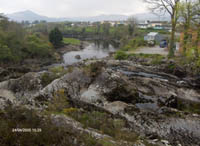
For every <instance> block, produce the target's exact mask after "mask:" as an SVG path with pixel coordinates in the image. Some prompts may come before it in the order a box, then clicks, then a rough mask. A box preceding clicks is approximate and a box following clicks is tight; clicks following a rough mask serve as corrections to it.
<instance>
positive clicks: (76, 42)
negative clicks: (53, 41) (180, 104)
mask: <svg viewBox="0 0 200 146" xmlns="http://www.w3.org/2000/svg"><path fill="white" fill-rule="evenodd" d="M63 43H64V44H70V45H80V44H81V41H80V40H78V39H74V38H63Z"/></svg>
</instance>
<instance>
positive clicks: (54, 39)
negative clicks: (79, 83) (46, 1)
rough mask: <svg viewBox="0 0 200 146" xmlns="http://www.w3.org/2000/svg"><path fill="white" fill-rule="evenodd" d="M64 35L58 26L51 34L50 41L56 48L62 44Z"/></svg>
mask: <svg viewBox="0 0 200 146" xmlns="http://www.w3.org/2000/svg"><path fill="white" fill-rule="evenodd" d="M62 40H63V35H62V33H61V32H60V30H59V29H58V28H57V27H56V28H54V29H53V30H52V31H51V32H50V34H49V41H50V42H51V43H52V44H53V46H54V47H55V48H59V47H60V46H61V45H62Z"/></svg>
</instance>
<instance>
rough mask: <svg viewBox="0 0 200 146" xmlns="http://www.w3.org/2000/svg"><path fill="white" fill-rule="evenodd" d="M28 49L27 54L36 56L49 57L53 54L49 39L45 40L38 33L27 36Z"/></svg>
mask: <svg viewBox="0 0 200 146" xmlns="http://www.w3.org/2000/svg"><path fill="white" fill-rule="evenodd" d="M25 46H26V50H27V55H28V56H30V57H32V58H35V57H40V58H42V57H48V56H51V53H52V50H51V46H50V44H49V43H48V41H46V40H43V39H42V37H38V36H37V35H36V34H33V35H29V36H28V37H27V38H26V44H25Z"/></svg>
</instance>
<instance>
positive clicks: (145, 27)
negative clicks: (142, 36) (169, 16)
mask: <svg viewBox="0 0 200 146" xmlns="http://www.w3.org/2000/svg"><path fill="white" fill-rule="evenodd" d="M137 26H138V28H142V29H147V28H148V27H149V24H147V23H139V24H138V25H137Z"/></svg>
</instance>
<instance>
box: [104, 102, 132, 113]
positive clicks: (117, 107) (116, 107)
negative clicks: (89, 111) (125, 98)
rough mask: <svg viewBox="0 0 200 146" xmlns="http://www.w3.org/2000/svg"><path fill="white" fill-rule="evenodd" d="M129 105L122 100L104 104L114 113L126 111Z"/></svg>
mask: <svg viewBox="0 0 200 146" xmlns="http://www.w3.org/2000/svg"><path fill="white" fill-rule="evenodd" d="M127 107H128V104H126V103H124V102H120V101H116V102H112V103H108V104H105V105H104V108H105V109H107V110H108V111H110V112H111V113H113V114H118V113H120V112H124V110H125V108H127Z"/></svg>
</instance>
